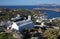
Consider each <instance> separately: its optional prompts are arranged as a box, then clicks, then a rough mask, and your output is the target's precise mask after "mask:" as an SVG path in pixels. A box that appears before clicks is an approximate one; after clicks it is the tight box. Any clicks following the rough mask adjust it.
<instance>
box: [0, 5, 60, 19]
mask: <svg viewBox="0 0 60 39" xmlns="http://www.w3.org/2000/svg"><path fill="white" fill-rule="evenodd" d="M0 8H17V9H30V10H32V9H33V8H60V6H0ZM40 11H41V12H45V14H46V16H47V18H48V19H52V18H56V17H60V12H56V11H52V10H40Z"/></svg>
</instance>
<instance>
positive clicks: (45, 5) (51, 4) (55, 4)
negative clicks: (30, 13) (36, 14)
mask: <svg viewBox="0 0 60 39" xmlns="http://www.w3.org/2000/svg"><path fill="white" fill-rule="evenodd" d="M37 6H60V5H57V4H39V5H37Z"/></svg>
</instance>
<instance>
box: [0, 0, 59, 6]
mask: <svg viewBox="0 0 60 39" xmlns="http://www.w3.org/2000/svg"><path fill="white" fill-rule="evenodd" d="M40 4H58V5H60V0H0V6H4V5H40Z"/></svg>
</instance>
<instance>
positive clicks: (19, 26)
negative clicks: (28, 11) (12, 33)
mask: <svg viewBox="0 0 60 39" xmlns="http://www.w3.org/2000/svg"><path fill="white" fill-rule="evenodd" d="M33 27H34V24H33V22H32V20H31V16H28V19H27V20H23V21H17V22H13V23H12V25H10V26H8V27H7V29H9V28H11V30H13V29H15V30H23V29H26V28H28V29H29V28H30V29H31V28H33Z"/></svg>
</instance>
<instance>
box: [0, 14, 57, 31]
mask: <svg viewBox="0 0 60 39" xmlns="http://www.w3.org/2000/svg"><path fill="white" fill-rule="evenodd" d="M21 18H22V17H21V16H20V15H19V14H17V17H15V18H11V20H12V21H7V22H3V21H2V22H1V23H0V26H2V25H3V26H5V27H6V28H7V29H11V30H13V29H14V30H23V29H26V28H28V29H32V28H34V26H40V27H44V26H46V25H45V22H44V20H48V19H47V18H46V17H45V16H40V17H38V16H34V18H36V22H37V23H40V25H34V23H33V21H32V20H31V16H30V15H29V16H28V18H27V17H24V20H20V19H21ZM55 19H57V18H53V19H49V22H52V21H53V20H55Z"/></svg>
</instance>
